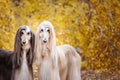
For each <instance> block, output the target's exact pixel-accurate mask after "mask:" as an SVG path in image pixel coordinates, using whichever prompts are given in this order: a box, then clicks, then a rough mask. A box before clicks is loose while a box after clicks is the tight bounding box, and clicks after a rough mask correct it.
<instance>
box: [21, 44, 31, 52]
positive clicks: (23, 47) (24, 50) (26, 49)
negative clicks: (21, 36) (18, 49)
mask: <svg viewBox="0 0 120 80" xmlns="http://www.w3.org/2000/svg"><path fill="white" fill-rule="evenodd" d="M22 49H23V52H27V51H28V50H29V49H30V44H27V45H23V46H22Z"/></svg>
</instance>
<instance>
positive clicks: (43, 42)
mask: <svg viewBox="0 0 120 80" xmlns="http://www.w3.org/2000/svg"><path fill="white" fill-rule="evenodd" d="M35 42H36V44H35V57H36V58H35V59H36V60H35V64H37V65H38V66H39V67H38V69H39V71H38V73H39V75H38V76H39V80H81V73H80V69H81V65H80V64H81V57H80V56H79V55H78V53H77V52H76V51H75V49H74V48H73V47H72V46H70V45H62V46H56V37H55V31H54V28H53V25H52V24H51V23H50V22H49V21H44V22H42V23H41V24H40V25H39V26H38V29H37V33H36V41H35Z"/></svg>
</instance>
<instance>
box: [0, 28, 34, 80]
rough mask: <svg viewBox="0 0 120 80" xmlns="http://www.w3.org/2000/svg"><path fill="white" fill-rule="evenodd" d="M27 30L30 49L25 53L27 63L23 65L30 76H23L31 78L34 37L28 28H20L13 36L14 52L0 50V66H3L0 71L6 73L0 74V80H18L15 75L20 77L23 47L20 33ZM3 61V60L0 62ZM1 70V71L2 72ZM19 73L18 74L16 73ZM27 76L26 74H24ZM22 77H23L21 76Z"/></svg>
mask: <svg viewBox="0 0 120 80" xmlns="http://www.w3.org/2000/svg"><path fill="white" fill-rule="evenodd" d="M27 29H29V30H30V32H29V35H30V42H29V44H30V48H28V51H27V53H26V60H27V63H26V62H25V64H26V65H27V66H28V70H29V74H30V75H31V76H25V77H26V78H27V77H33V70H32V63H33V57H34V54H33V51H34V45H35V44H34V43H35V35H34V33H33V31H32V30H31V29H30V28H29V27H28V26H21V27H20V28H19V29H18V31H17V33H16V36H15V43H14V51H8V50H2V49H1V50H0V62H1V63H0V66H1V65H2V66H4V67H2V68H0V71H1V70H2V69H3V70H4V71H6V72H4V73H3V72H1V73H0V80H19V79H16V78H15V76H16V75H20V70H21V67H22V64H23V51H24V47H23V46H22V43H21V41H22V39H21V36H22V35H23V33H22V31H27ZM1 59H3V60H1ZM4 62H5V63H4ZM23 67H24V65H23ZM3 70H2V71H3ZM17 72H19V73H17ZM24 73H25V74H27V73H26V72H24ZM21 77H23V76H21Z"/></svg>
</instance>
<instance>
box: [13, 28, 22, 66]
mask: <svg viewBox="0 0 120 80" xmlns="http://www.w3.org/2000/svg"><path fill="white" fill-rule="evenodd" d="M20 32H21V29H18V31H17V33H16V36H15V44H14V57H13V64H15V65H14V67H20V65H21V56H22V55H21V51H22V50H21V39H20V37H21V34H20Z"/></svg>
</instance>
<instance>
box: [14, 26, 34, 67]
mask: <svg viewBox="0 0 120 80" xmlns="http://www.w3.org/2000/svg"><path fill="white" fill-rule="evenodd" d="M25 29H26V27H24V26H21V27H20V28H19V29H18V31H17V33H16V36H15V44H14V53H15V55H14V58H15V59H14V63H15V66H16V67H20V65H21V62H22V52H21V51H22V45H21V31H22V30H25ZM30 34H31V40H30V44H31V46H30V50H29V51H28V53H27V60H28V64H29V65H32V62H33V56H34V45H35V35H34V33H33V31H32V30H31V31H30Z"/></svg>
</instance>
